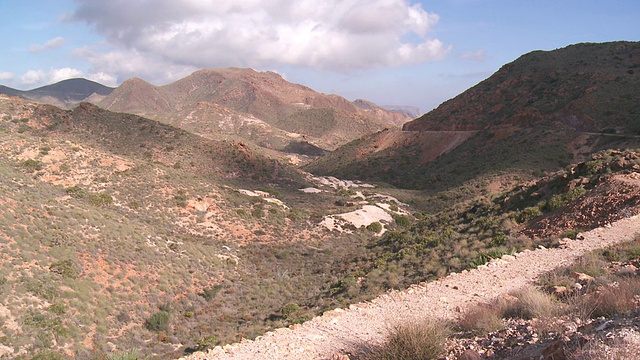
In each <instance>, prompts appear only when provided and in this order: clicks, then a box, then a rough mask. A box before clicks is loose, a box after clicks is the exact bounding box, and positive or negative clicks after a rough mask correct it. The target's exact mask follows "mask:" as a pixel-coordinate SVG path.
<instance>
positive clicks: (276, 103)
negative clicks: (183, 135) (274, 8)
mask: <svg viewBox="0 0 640 360" xmlns="http://www.w3.org/2000/svg"><path fill="white" fill-rule="evenodd" d="M97 104H98V105H99V106H100V107H102V108H105V109H108V110H112V111H118V112H128V113H133V114H138V115H142V116H146V117H149V118H152V119H156V120H158V121H161V122H164V123H167V124H171V125H173V126H176V127H180V128H183V129H187V130H189V131H191V132H195V133H197V134H199V135H202V136H205V137H215V136H221V135H237V136H240V137H241V138H243V139H245V140H248V141H251V142H255V143H257V144H258V145H260V146H262V147H266V148H271V149H275V150H283V149H284V148H285V147H287V145H289V144H292V143H299V142H303V141H304V142H309V143H311V144H312V145H315V146H317V147H320V148H322V149H325V150H332V149H335V148H336V147H338V146H339V145H342V144H344V143H346V142H348V141H350V140H352V139H354V138H357V137H360V136H362V135H366V134H371V133H374V132H376V131H378V130H382V129H384V128H387V127H398V126H401V125H402V124H403V123H404V122H406V121H407V120H409V117H408V116H407V115H405V114H401V113H398V112H392V111H388V110H384V109H382V108H380V107H378V106H377V105H375V104H370V105H371V106H369V107H366V108H363V107H361V106H358V104H359V103H351V102H349V101H347V100H346V99H344V98H342V97H339V96H336V95H325V94H321V93H318V92H315V91H313V90H312V89H310V88H308V87H305V86H302V85H298V84H292V83H289V82H287V81H286V80H284V79H283V78H282V77H281V76H280V75H278V74H276V73H273V72H257V71H254V70H252V69H239V68H229V69H215V70H200V71H197V72H195V73H193V74H191V75H189V76H187V77H185V78H183V79H180V80H178V81H176V82H174V83H171V84H168V85H164V86H153V85H151V84H148V83H146V82H144V81H143V80H141V79H131V80H128V81H126V82H124V83H123V84H122V85H121V86H119V87H118V88H117V89H116V90H115V91H114V92H113V93H111V94H110V95H109V96H107V97H106V98H105V99H103V100H101V101H100V102H98V103H97Z"/></svg>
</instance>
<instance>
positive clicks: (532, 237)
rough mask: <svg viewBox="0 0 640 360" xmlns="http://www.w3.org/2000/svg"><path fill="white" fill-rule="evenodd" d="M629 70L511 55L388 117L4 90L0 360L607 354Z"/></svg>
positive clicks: (637, 162) (637, 262) (357, 104)
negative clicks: (414, 350) (421, 325)
mask: <svg viewBox="0 0 640 360" xmlns="http://www.w3.org/2000/svg"><path fill="white" fill-rule="evenodd" d="M639 64H640V45H639V44H638V43H631V42H613V43H604V44H577V45H572V46H569V47H566V48H563V49H558V50H554V51H548V52H533V53H530V54H525V55H523V56H522V57H521V58H519V59H518V60H516V61H514V62H513V63H510V64H506V65H505V66H504V67H503V68H502V69H500V70H499V71H498V72H496V73H495V74H494V75H492V76H491V77H489V78H488V79H487V80H485V81H483V82H481V83H479V84H478V85H476V86H474V87H473V88H471V89H469V90H468V91H466V92H464V93H462V94H461V95H459V96H457V97H455V98H453V99H451V100H449V101H447V102H445V103H443V104H442V105H441V106H440V107H438V108H437V109H435V110H433V111H431V112H429V113H427V114H425V115H424V116H421V117H419V118H417V119H415V120H413V121H409V122H406V121H407V120H409V118H408V115H407V111H404V112H403V111H400V112H393V111H389V110H385V109H384V108H382V107H379V106H378V105H376V104H373V103H371V102H368V101H365V100H356V101H353V102H351V101H348V100H346V99H344V98H341V97H338V96H335V95H325V94H321V93H318V92H315V91H313V90H312V89H310V88H308V87H305V86H303V85H298V84H291V83H289V82H287V81H285V80H284V79H283V78H282V77H281V76H279V75H278V74H276V73H272V72H257V71H254V70H251V69H239V68H229V69H208V70H200V71H197V72H195V73H193V74H192V75H190V76H188V77H185V78H183V79H181V80H178V81H176V82H174V83H171V84H168V85H164V86H154V85H151V84H149V83H147V82H146V81H144V80H142V79H137V78H134V79H129V80H127V81H125V82H124V83H123V84H122V85H121V86H119V87H118V88H115V89H111V88H106V87H101V86H97V85H99V84H97V85H96V84H95V83H91V82H89V81H88V80H82V79H76V81H65V82H61V83H59V84H54V85H51V86H48V87H45V88H42V89H34V90H32V91H25V92H20V93H12V92H11V91H9V90H10V89H9V90H7V89H8V88H3V91H5V90H6V91H5V92H8V93H7V94H6V95H0V150H1V151H0V174H2V175H1V176H0V205H2V206H0V249H1V251H0V254H1V257H2V262H0V357H2V358H7V359H67V358H75V359H92V360H93V359H100V360H103V359H123V360H124V359H169V358H182V357H185V358H188V357H189V356H192V357H191V358H192V359H205V358H207V359H211V358H242V359H262V358H264V359H284V358H300V359H346V358H350V359H352V360H354V359H378V358H385V357H376V356H375V354H377V353H378V352H380V351H383V350H384V349H385V348H386V347H387V346H388V344H389V343H390V341H389V338H390V337H391V336H392V335H393V334H394V332H395V331H397V330H398V329H400V328H402V326H404V325H405V324H412V323H414V322H416V323H417V322H419V321H422V320H424V319H423V318H426V317H428V318H430V319H432V320H433V321H435V320H437V321H443V323H439V324H445V325H446V326H445V325H443V326H440V328H442V329H446V330H447V331H449V330H450V332H449V334H447V335H446V336H444V335H442V336H440V337H439V338H441V339H446V341H444V343H442V344H438V345H439V346H440V345H441V346H442V347H441V348H440V350H438V351H439V352H434V353H433V354H432V355H430V356H428V357H429V358H439V359H459V360H462V359H467V360H469V359H479V358H480V359H482V358H494V359H498V358H522V359H526V358H535V359H539V358H540V356H541V355H542V356H543V358H544V356H547V357H546V359H551V358H552V357H550V356H556V357H555V358H554V359H557V356H559V352H560V351H562V352H563V354H564V355H563V356H565V358H567V359H588V357H587V355H585V354H587V353H588V354H591V355H589V356H591V358H603V357H602V356H600V355H602V354H603V353H602V352H600V353H594V352H590V351H592V350H593V351H605V350H606V349H609V350H610V353H611V354H614V355H615V354H619V353H618V352H617V351H618V350H620V349H621V348H624V346H623V345H620V344H627V343H625V341H630V343H629V344H631V342H633V341H636V342H637V339H638V337H639V336H638V333H637V331H638V324H637V313H638V306H637V305H638V304H637V303H638V299H639V296H640V281H638V276H639V274H638V268H640V257H639V256H640V239H639V238H638V236H637V231H638V227H640V221H638V218H637V216H638V214H639V213H640V185H639V183H640V150H638V148H640V136H639V135H638V129H640V127H639V126H638V124H637V122H638V114H639V113H640V109H638V104H639V103H640V102H639V101H638V94H640V92H638V91H637V89H638V84H640V82H638V80H637V79H638V78H637V74H635V71H633V70H634V69H635V68H637V67H638V66H640V65H639ZM35 90H38V91H35ZM38 94H39V95H38ZM608 94H615V96H614V95H608ZM36 95H37V96H36ZM30 96H31V97H30ZM35 101H37V102H35ZM43 103H49V104H43ZM51 103H53V105H52V104H51ZM401 110H402V108H401ZM404 110H407V109H404ZM409 110H410V109H409ZM402 124H404V125H402ZM401 125H402V129H401V128H400V126H401ZM636 285H638V286H636ZM531 299H534V300H531ZM607 299H609V300H607ZM611 299H618V300H620V301H617V300H616V301H612V300H611ZM605 300H606V301H605ZM622 300H624V301H622ZM531 304H537V305H540V306H533V307H532V305H531ZM545 304H546V305H545ZM588 304H594V306H593V307H589V305H588ZM606 304H613V305H615V306H613V305H612V306H609V308H607V307H606V306H605V305H606ZM542 305H545V306H546V307H544V306H542ZM618 305H619V306H618ZM527 307H530V308H531V309H529V308H527ZM524 308H527V309H526V311H525V310H523V309H524ZM434 319H435V320H434ZM605 329H606V330H607V331H606V332H605V331H604V330H605ZM419 338H426V337H425V336H422V337H419ZM625 339H626V340H625ZM418 345H419V344H418ZM616 346H617V347H616ZM627 348H631V349H633V347H632V345H629V346H627ZM602 349H605V350H602ZM616 349H618V350H616ZM609 350H606V351H609ZM606 351H605V352H606ZM434 354H435V355H434ZM553 354H555V355H553ZM594 354H595V355H594ZM597 354H600V355H597ZM614 355H612V356H614ZM465 356H466V357H465ZM598 356H600V357H598ZM621 356H622V355H620V356H619V358H624V357H621ZM391 358H403V357H402V356H395V357H391ZM405 358H406V356H405ZM612 358H614V359H615V358H616V357H615V356H614V357H612ZM625 359H626V358H625Z"/></svg>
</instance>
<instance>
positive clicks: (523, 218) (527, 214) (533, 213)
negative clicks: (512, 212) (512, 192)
mask: <svg viewBox="0 0 640 360" xmlns="http://www.w3.org/2000/svg"><path fill="white" fill-rule="evenodd" d="M540 215H542V211H540V208H539V207H537V206H531V207H528V208H525V209H524V210H522V212H520V214H518V218H517V220H518V222H519V223H525V222H527V221H529V220H533V219H534V218H537V217H538V216H540Z"/></svg>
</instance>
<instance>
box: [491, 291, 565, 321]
mask: <svg viewBox="0 0 640 360" xmlns="http://www.w3.org/2000/svg"><path fill="white" fill-rule="evenodd" d="M512 295H513V296H514V297H516V298H517V299H518V301H517V302H510V303H508V304H507V305H506V306H505V307H504V308H503V309H502V314H503V316H504V317H517V318H522V319H532V318H550V317H554V316H557V315H559V314H560V313H562V311H563V309H562V303H560V302H559V301H557V300H556V299H554V298H553V296H551V295H550V294H547V293H545V292H543V291H542V290H540V289H538V288H536V287H533V286H528V287H525V288H523V289H520V290H518V291H516V292H514V293H513V294H512Z"/></svg>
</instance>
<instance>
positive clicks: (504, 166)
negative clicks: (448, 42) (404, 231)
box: [306, 42, 640, 190]
mask: <svg viewBox="0 0 640 360" xmlns="http://www.w3.org/2000/svg"><path fill="white" fill-rule="evenodd" d="M639 68H640V43H632V42H614V43H604V44H578V45H572V46H568V47H566V48H563V49H559V50H554V51H535V52H532V53H529V54H527V55H524V56H522V57H520V58H519V59H518V60H516V61H514V62H512V63H510V64H507V65H505V66H503V67H502V68H501V69H500V70H499V71H498V72H496V73H495V74H494V75H492V76H491V77H490V78H488V79H487V80H485V81H483V82H481V83H479V84H478V85H476V86H474V87H473V88H471V89H469V90H467V91H465V92H464V93H462V94H460V95H459V96H457V97H455V98H453V99H451V100H448V101H447V102H445V103H443V104H442V105H440V106H439V107H438V108H437V109H435V110H433V111H431V112H429V113H427V114H425V115H423V116H421V117H420V118H418V119H415V120H413V121H411V122H409V123H406V124H405V125H404V126H403V130H404V133H403V134H402V135H400V134H396V135H393V137H394V138H402V139H404V140H403V141H393V142H389V141H385V139H387V138H389V136H390V135H389V134H390V132H381V133H378V134H375V135H373V136H369V137H365V138H362V139H360V140H357V141H354V142H352V143H351V144H348V145H346V146H345V147H344V148H341V149H338V150H336V151H335V152H333V153H332V154H330V155H327V156H326V157H324V158H322V159H318V160H316V161H315V162H312V163H310V164H309V165H308V166H307V167H306V169H307V170H308V171H311V172H314V173H317V174H325V175H336V176H344V177H350V178H358V179H363V180H375V181H383V182H388V183H392V184H394V185H396V186H399V187H406V188H419V189H431V190H444V189H448V188H451V187H455V186H459V185H461V184H463V183H464V182H465V181H468V180H470V179H473V178H476V177H478V176H481V177H482V176H489V175H492V174H499V173H508V172H516V173H519V174H521V175H522V176H525V178H526V177H531V176H532V175H533V174H537V175H539V174H541V172H542V171H555V170H557V169H559V168H562V167H564V166H566V165H568V164H569V163H571V162H577V161H583V160H584V159H585V156H586V155H588V154H591V153H593V152H595V151H598V150H601V149H607V148H625V147H635V146H638V144H640V139H639V137H638V130H640V95H639V94H640V76H639V74H638V73H637V71H638V70H640V69H639ZM451 131H462V132H463V133H464V134H472V133H473V135H472V136H467V138H465V139H464V141H460V140H461V139H460V137H459V136H456V137H453V138H449V137H447V136H444V134H447V132H451ZM438 132H442V135H437V134H438ZM448 139H450V140H448ZM448 141H450V142H448ZM373 148H375V150H371V149H373ZM433 155H436V156H433ZM425 159H427V161H425Z"/></svg>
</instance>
